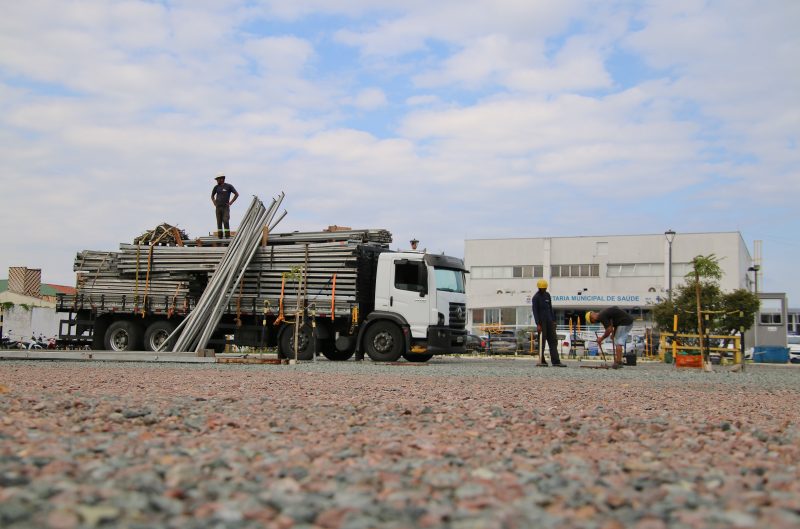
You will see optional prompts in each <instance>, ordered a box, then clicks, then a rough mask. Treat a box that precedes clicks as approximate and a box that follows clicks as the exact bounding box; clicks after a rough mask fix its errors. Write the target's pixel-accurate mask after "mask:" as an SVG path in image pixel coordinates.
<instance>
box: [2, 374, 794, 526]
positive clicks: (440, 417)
mask: <svg viewBox="0 0 800 529" xmlns="http://www.w3.org/2000/svg"><path fill="white" fill-rule="evenodd" d="M534 362H535V360H532V359H529V358H525V359H520V360H517V359H515V360H495V359H490V360H474V359H469V358H435V359H433V360H432V361H431V362H429V363H427V364H424V365H408V364H405V363H400V364H397V365H393V364H377V363H372V362H341V363H339V362H328V361H325V360H320V361H317V362H313V363H312V362H309V363H300V364H297V365H292V366H282V365H233V364H219V365H193V364H186V365H176V364H139V363H99V362H97V363H89V362H86V363H84V362H73V363H70V362H34V361H5V362H0V387H2V388H4V390H3V393H2V395H1V396H0V525H2V526H3V527H4V528H5V527H8V528H10V529H21V528H27V527H49V528H54V529H82V528H94V527H98V528H99V527H112V526H113V527H124V528H140V527H141V528H144V527H167V528H181V529H184V528H203V529H207V528H217V527H220V528H225V529H228V528H251V527H252V528H255V527H269V528H278V529H289V528H308V529H320V528H323V529H342V528H353V529H359V528H382V529H395V528H397V529H400V528H416V527H420V528H433V529H439V528H441V529H454V528H459V529H471V528H478V527H479V528H489V529H492V528H498V529H501V528H502V529H506V528H507V529H515V528H525V527H542V528H554V529H555V528H581V529H621V528H636V529H661V528H675V529H696V528H706V527H707V528H711V529H716V528H728V527H733V528H757V527H770V528H777V529H781V528H784V527H785V528H789V527H792V528H794V527H798V526H799V525H800V426H799V425H800V369H797V368H795V367H792V366H785V367H784V366H761V365H758V366H752V367H750V366H748V368H747V370H746V371H745V372H744V373H730V372H728V371H726V370H724V369H721V368H718V369H717V371H715V372H713V373H703V372H700V371H699V370H676V369H675V368H674V367H672V366H666V365H654V364H646V363H642V364H641V365H639V366H636V367H626V368H625V369H622V370H616V371H606V370H593V369H579V368H578V367H577V366H578V365H579V364H577V363H575V362H571V363H570V366H571V369H560V370H545V369H536V368H535V367H534Z"/></svg>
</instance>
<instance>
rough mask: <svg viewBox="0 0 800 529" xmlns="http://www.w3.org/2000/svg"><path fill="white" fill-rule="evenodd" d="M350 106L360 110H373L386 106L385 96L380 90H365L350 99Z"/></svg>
mask: <svg viewBox="0 0 800 529" xmlns="http://www.w3.org/2000/svg"><path fill="white" fill-rule="evenodd" d="M352 105H353V106H354V107H356V108H359V109H361V110H375V109H378V108H380V107H382V106H385V105H386V94H384V93H383V90H381V89H380V88H365V89H364V90H361V91H360V92H359V93H358V94H356V96H355V98H353V99H352Z"/></svg>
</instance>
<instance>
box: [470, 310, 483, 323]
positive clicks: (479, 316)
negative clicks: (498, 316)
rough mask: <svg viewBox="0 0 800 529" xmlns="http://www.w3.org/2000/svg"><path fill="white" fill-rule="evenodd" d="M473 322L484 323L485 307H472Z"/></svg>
mask: <svg viewBox="0 0 800 529" xmlns="http://www.w3.org/2000/svg"><path fill="white" fill-rule="evenodd" d="M472 323H483V309H472Z"/></svg>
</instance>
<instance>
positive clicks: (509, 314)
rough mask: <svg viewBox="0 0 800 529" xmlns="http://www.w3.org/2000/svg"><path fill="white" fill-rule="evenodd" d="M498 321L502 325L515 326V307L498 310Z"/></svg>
mask: <svg viewBox="0 0 800 529" xmlns="http://www.w3.org/2000/svg"><path fill="white" fill-rule="evenodd" d="M500 321H501V322H502V324H503V325H516V324H517V309H516V307H508V308H503V309H500Z"/></svg>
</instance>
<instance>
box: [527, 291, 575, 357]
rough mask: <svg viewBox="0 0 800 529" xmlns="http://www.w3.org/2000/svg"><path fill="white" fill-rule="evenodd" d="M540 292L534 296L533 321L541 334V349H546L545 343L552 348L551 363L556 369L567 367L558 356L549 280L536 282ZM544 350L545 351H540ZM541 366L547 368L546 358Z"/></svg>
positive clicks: (532, 301) (532, 304)
mask: <svg viewBox="0 0 800 529" xmlns="http://www.w3.org/2000/svg"><path fill="white" fill-rule="evenodd" d="M536 288H537V289H538V291H537V292H536V294H534V295H533V299H532V300H531V308H532V310H533V320H534V322H536V330H537V331H538V332H539V347H540V348H543V347H544V345H543V344H544V342H547V346H548V347H549V348H550V362H551V363H552V364H553V366H554V367H566V365H565V364H562V363H561V359H560V358H559V356H558V340H557V339H556V338H557V337H556V315H555V312H553V302H552V300H551V299H550V293H549V292H548V291H547V280H545V279H540V280H539V281H537V282H536ZM540 350H542V351H543V350H544V349H540ZM539 365H542V366H546V365H547V362H545V360H544V356H542V357H541V358H540V363H539Z"/></svg>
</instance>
